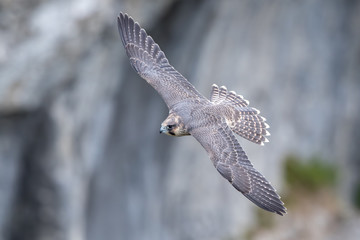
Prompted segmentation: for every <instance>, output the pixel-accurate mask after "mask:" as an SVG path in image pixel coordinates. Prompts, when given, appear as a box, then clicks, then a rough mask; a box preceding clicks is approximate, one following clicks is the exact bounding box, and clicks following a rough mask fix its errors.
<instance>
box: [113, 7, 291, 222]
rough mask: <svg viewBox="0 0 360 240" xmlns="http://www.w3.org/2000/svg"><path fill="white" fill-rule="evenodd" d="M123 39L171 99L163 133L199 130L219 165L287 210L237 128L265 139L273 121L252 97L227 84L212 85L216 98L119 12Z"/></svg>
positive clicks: (140, 69)
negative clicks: (206, 94) (252, 103)
mask: <svg viewBox="0 0 360 240" xmlns="http://www.w3.org/2000/svg"><path fill="white" fill-rule="evenodd" d="M117 21H118V30H119V34H120V38H121V41H122V43H123V45H124V47H125V50H126V54H127V55H128V57H129V60H130V64H131V66H132V67H133V68H134V70H135V71H136V72H137V73H138V74H139V75H140V76H141V77H142V78H143V79H145V80H146V81H147V82H148V83H149V84H150V85H151V86H152V87H153V88H155V90H156V91H157V92H158V93H159V94H160V96H161V97H162V98H163V100H164V101H165V103H166V105H167V106H168V108H169V116H168V117H167V118H166V119H165V120H164V121H163V122H162V124H161V128H160V133H165V134H167V135H170V136H186V135H191V136H193V137H194V138H195V139H196V140H197V141H198V142H199V143H200V144H201V145H202V147H203V148H204V149H205V150H206V152H207V153H208V155H209V157H210V159H211V161H212V163H213V164H214V166H215V168H216V170H217V171H218V172H219V173H220V174H221V175H222V176H223V177H224V178H225V179H227V180H228V181H229V182H230V183H231V184H232V185H233V186H234V187H235V188H236V189H237V190H238V191H240V192H241V193H242V194H243V195H244V196H245V197H247V198H248V199H249V200H250V201H252V202H253V203H255V204H256V205H257V206H259V207H260V208H262V209H265V210H267V211H270V212H274V213H277V214H279V215H283V214H285V213H286V208H285V207H284V203H283V202H282V201H281V200H280V196H279V195H278V194H277V193H276V191H275V189H274V188H273V187H272V186H271V184H270V183H269V182H268V181H267V180H266V179H265V177H264V176H263V175H262V174H261V173H259V172H258V171H257V170H256V169H255V168H254V166H253V165H252V163H251V162H250V161H249V159H248V157H247V155H246V154H245V152H244V151H243V149H242V148H241V146H240V144H239V142H238V140H237V139H236V137H235V134H238V135H240V136H241V137H243V138H245V139H247V140H249V141H251V142H254V143H257V144H260V145H263V144H264V143H265V142H268V139H267V138H266V136H268V135H270V134H269V132H268V131H267V128H269V125H268V124H267V123H266V119H265V118H264V117H262V116H260V115H259V113H260V112H259V110H257V109H255V108H253V107H250V106H249V101H247V100H246V99H244V97H243V96H241V95H238V94H236V93H235V92H233V91H228V90H227V88H226V87H224V86H221V87H218V86H217V85H215V84H214V85H213V86H212V91H211V95H210V100H209V99H207V98H206V97H204V96H203V95H202V94H200V93H199V92H198V91H197V90H196V88H195V87H194V86H193V85H192V84H191V83H190V82H188V81H187V80H186V79H185V77H183V76H182V75H181V74H180V73H179V72H178V71H176V69H175V68H174V67H173V66H172V65H170V63H169V61H168V59H167V58H166V56H165V54H164V52H163V51H161V49H160V47H159V45H158V44H156V43H155V42H154V40H153V38H152V37H151V36H149V35H148V34H147V33H146V31H145V30H144V29H143V28H141V27H140V25H139V24H138V23H137V22H135V21H134V20H133V19H132V18H131V17H130V16H128V15H127V14H123V13H120V14H119V16H118V19H117Z"/></svg>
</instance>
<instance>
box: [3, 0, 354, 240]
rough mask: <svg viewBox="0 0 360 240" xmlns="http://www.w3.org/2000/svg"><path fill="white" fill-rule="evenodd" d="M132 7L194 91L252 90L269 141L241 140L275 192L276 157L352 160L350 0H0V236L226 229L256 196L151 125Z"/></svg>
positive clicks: (205, 233) (201, 233)
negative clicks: (131, 34) (130, 45)
mask: <svg viewBox="0 0 360 240" xmlns="http://www.w3.org/2000/svg"><path fill="white" fill-rule="evenodd" d="M120 10H121V11H123V12H128V13H129V14H130V15H131V16H132V17H134V19H135V20H136V21H138V22H140V23H141V25H142V26H143V27H145V28H146V30H147V32H149V33H150V35H152V36H153V38H154V39H155V41H156V42H157V43H159V45H160V46H161V48H162V50H164V52H165V53H166V54H167V57H168V58H169V60H170V62H171V63H172V64H173V65H174V66H175V68H177V69H178V70H179V71H180V72H181V73H183V75H184V76H185V77H187V78H188V79H189V80H190V81H191V82H192V83H193V84H194V85H195V86H196V87H197V88H198V89H199V91H200V92H201V93H203V94H204V95H206V96H208V95H209V94H210V87H211V84H212V83H216V84H218V85H226V86H227V87H228V89H229V90H235V91H236V92H237V93H239V94H242V95H244V96H245V98H246V99H248V100H250V104H251V105H252V106H255V107H257V108H258V109H260V110H261V111H262V114H263V115H264V116H265V117H266V118H267V119H268V122H269V124H270V126H271V128H270V132H271V134H272V135H271V137H270V143H269V144H267V145H265V147H259V146H257V145H255V144H252V143H247V142H246V141H244V140H240V141H241V144H242V145H243V147H244V149H245V150H246V152H247V153H248V156H249V158H250V159H251V160H252V162H253V163H254V165H255V166H256V167H257V168H258V169H259V170H260V171H261V172H262V173H264V175H265V176H266V177H267V178H268V179H269V180H271V181H272V183H273V185H274V186H276V187H277V189H278V190H279V191H280V193H281V188H282V187H283V179H282V168H281V166H282V160H283V158H284V156H285V155H286V154H288V153H296V154H299V155H300V156H304V157H308V156H312V155H314V154H317V155H320V156H322V157H323V158H324V159H328V160H329V161H331V162H333V163H335V164H338V166H339V169H340V171H341V172H342V178H341V179H340V182H339V191H338V192H339V196H340V198H341V199H343V200H344V201H347V202H349V201H350V198H351V194H352V189H353V187H354V183H355V182H356V181H359V177H358V176H357V175H358V174H357V173H358V171H359V168H360V164H359V162H360V161H359V157H358V156H359V148H358V143H359V141H358V139H359V137H360V130H359V128H358V127H357V125H358V123H359V122H360V108H359V104H358V103H359V102H360V81H359V79H360V69H359V67H358V66H359V64H360V62H359V57H358V53H359V52H360V46H359V44H358V43H359V42H360V29H359V27H358V26H359V23H360V18H359V16H360V14H359V13H360V4H359V3H358V2H357V1H335V0H333V1H327V0H318V1H310V0H307V1H302V2H298V1H280V0H277V1H271V2H270V1H250V0H248V1H212V0H210V1H188V0H186V1H169V0H158V1H152V2H150V1H146V0H142V1H141V0H138V1H130V0H129V1H120V2H115V1H94V0H90V1H80V0H77V1H55V0H54V1H35V0H33V1H26V2H24V1H20V0H19V1H6V0H2V1H0V34H1V37H0V166H1V167H0V239H92V240H96V239H108V240H112V239H126V240H131V239H136V240H138V239H174V240H177V239H197V240H201V239H207V240H208V239H224V238H227V237H232V236H237V235H239V234H240V235H241V234H242V233H244V232H245V231H246V227H247V226H249V225H250V224H251V222H252V219H253V214H254V213H253V210H254V209H255V207H253V206H252V204H251V203H250V202H249V201H247V200H246V199H245V198H243V197H242V195H241V194H239V193H238V192H236V191H235V190H234V189H233V188H232V187H231V186H230V185H229V184H228V183H227V182H226V181H224V180H223V179H222V178H221V176H219V175H218V173H217V172H216V170H215V169H214V168H213V166H212V165H211V162H210V160H209V159H208V157H207V155H206V153H205V151H204V150H203V149H202V148H201V147H200V145H199V144H198V143H197V142H196V141H195V140H194V139H192V138H190V137H188V138H169V137H166V136H159V134H158V128H159V126H160V123H161V121H162V120H163V119H164V118H165V117H166V116H167V109H166V106H165V104H164V103H163V101H162V100H161V98H160V97H159V96H158V95H157V94H156V92H155V90H154V89H152V88H151V87H150V86H148V85H147V84H146V83H145V81H143V80H142V79H140V77H138V76H137V75H136V74H135V73H134V71H133V70H132V69H131V67H130V64H129V63H128V60H127V58H126V56H125V52H124V50H123V48H122V46H121V43H120V39H119V37H118V33H117V27H116V15H117V14H118V12H119V11H120Z"/></svg>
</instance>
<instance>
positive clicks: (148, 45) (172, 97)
mask: <svg viewBox="0 0 360 240" xmlns="http://www.w3.org/2000/svg"><path fill="white" fill-rule="evenodd" d="M118 30H119V34H120V37H121V41H122V43H123V45H124V47H125V50H126V53H127V55H128V57H129V59H130V63H131V66H132V67H133V68H134V69H135V71H136V72H137V73H138V74H139V75H140V76H141V77H142V78H144V79H145V80H146V81H147V82H148V83H149V84H150V85H151V86H152V87H153V88H155V90H156V91H158V93H159V94H160V95H161V97H162V98H163V99H164V101H165V103H166V105H167V106H168V107H169V108H171V107H172V106H173V105H174V104H176V103H178V102H180V101H182V100H184V99H186V98H204V97H203V96H202V95H201V94H200V93H199V92H198V91H197V90H196V89H195V87H194V86H193V85H192V84H191V83H189V82H188V81H187V80H186V79H185V78H184V77H183V76H182V75H181V74H180V73H179V72H178V71H176V70H175V68H174V67H173V66H171V65H170V63H169V61H168V59H167V58H166V56H165V54H164V52H163V51H161V49H160V47H159V45H158V44H156V43H155V42H154V40H153V39H152V37H151V36H149V35H147V33H146V31H145V30H144V29H143V28H141V27H140V26H139V24H138V23H137V22H134V20H133V19H132V18H131V17H129V16H128V15H127V14H123V13H120V14H119V16H118ZM204 99H205V98H204Z"/></svg>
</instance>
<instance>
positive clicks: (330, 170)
mask: <svg viewBox="0 0 360 240" xmlns="http://www.w3.org/2000/svg"><path fill="white" fill-rule="evenodd" d="M336 175H337V174H336V168H335V167H334V166H332V165H329V164H327V163H325V162H324V161H322V160H321V159H319V158H317V157H313V158H311V159H309V160H308V161H301V159H299V158H298V157H296V156H294V155H290V156H288V157H287V158H286V160H285V179H286V182H287V184H288V187H289V188H294V187H295V188H299V187H301V188H304V189H307V190H310V191H316V190H319V189H320V188H322V187H333V186H334V185H335V183H336Z"/></svg>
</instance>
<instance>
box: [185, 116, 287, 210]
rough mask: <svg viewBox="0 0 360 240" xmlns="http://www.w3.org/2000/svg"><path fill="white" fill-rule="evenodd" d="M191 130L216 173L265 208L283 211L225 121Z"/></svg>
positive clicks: (273, 190)
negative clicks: (207, 155)
mask: <svg viewBox="0 0 360 240" xmlns="http://www.w3.org/2000/svg"><path fill="white" fill-rule="evenodd" d="M190 133H191V135H192V136H194V137H195V138H196V140H198V141H199V142H200V144H201V145H202V146H203V147H204V148H205V150H206V151H207V153H208V154H209V156H210V159H211V160H212V162H213V164H214V166H215V168H216V169H217V170H218V171H219V173H220V174H221V175H222V176H223V177H224V178H226V179H227V180H228V181H229V182H230V183H231V184H232V185H233V186H234V187H235V188H236V189H237V190H238V191H240V192H241V193H242V194H244V196H245V197H247V198H248V199H249V200H251V201H252V202H253V203H255V204H256V205H258V206H259V207H261V208H263V209H265V210H267V211H270V212H275V213H277V214H279V215H283V214H285V213H286V208H285V207H284V203H283V202H282V201H281V200H280V196H279V195H278V194H277V193H276V191H275V189H274V188H273V187H272V186H271V185H270V183H269V182H268V181H267V180H266V179H265V177H264V176H263V175H261V173H259V172H258V171H257V170H256V169H255V168H254V167H253V165H252V164H251V162H250V161H249V159H248V157H247V156H246V154H245V152H244V151H243V149H242V148H241V146H240V144H239V142H238V141H237V139H236V137H235V135H234V134H233V133H232V131H231V130H230V128H229V127H228V126H227V124H226V123H225V122H224V123H220V124H219V123H215V124H212V125H211V126H206V127H200V128H195V129H193V130H192V131H191V132H190Z"/></svg>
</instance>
